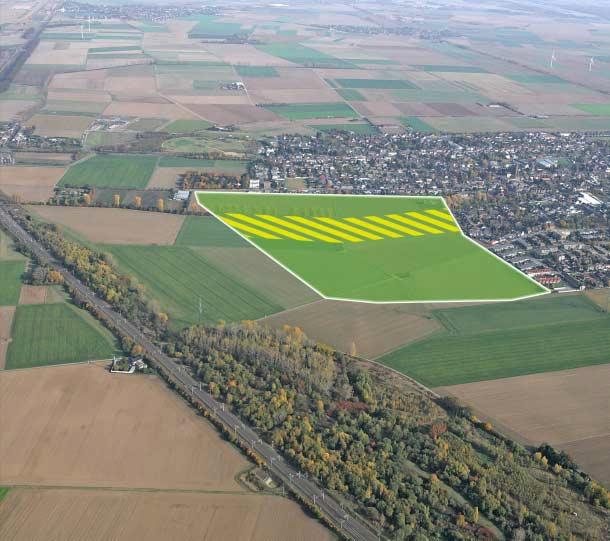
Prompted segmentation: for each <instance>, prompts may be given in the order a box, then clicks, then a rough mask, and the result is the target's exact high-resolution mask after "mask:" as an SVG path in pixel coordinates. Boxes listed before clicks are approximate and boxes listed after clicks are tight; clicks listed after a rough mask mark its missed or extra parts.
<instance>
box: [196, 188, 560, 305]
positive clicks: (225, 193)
mask: <svg viewBox="0 0 610 541" xmlns="http://www.w3.org/2000/svg"><path fill="white" fill-rule="evenodd" d="M194 192H195V199H196V200H197V204H198V205H199V206H200V207H201V208H203V209H204V210H205V211H207V212H209V213H210V214H211V215H212V216H214V218H216V219H217V220H218V221H220V222H221V223H222V224H224V225H225V226H226V227H228V228H229V229H231V231H233V232H234V233H236V234H237V235H239V236H240V237H241V238H242V239H244V240H245V241H246V242H248V243H249V244H251V245H252V246H254V247H255V248H256V249H257V250H259V251H260V252H262V253H263V254H265V255H266V256H267V257H268V258H269V259H271V260H272V261H273V262H274V263H275V264H276V265H279V266H280V267H282V268H283V269H284V270H285V271H287V272H289V273H290V274H291V275H292V276H294V277H295V278H296V279H297V280H299V281H300V282H302V283H303V284H305V285H306V286H307V287H308V288H309V289H311V290H312V291H314V292H315V293H316V294H317V295H319V296H320V297H321V298H322V299H327V300H331V301H346V302H361V303H367V304H439V303H459V302H469V303H487V302H514V301H520V300H524V299H531V298H532V297H539V296H540V295H548V294H549V293H550V292H551V290H550V289H548V288H547V287H545V286H543V285H542V284H540V283H538V282H536V280H534V279H533V278H532V277H531V276H528V275H527V274H525V273H524V272H523V271H521V270H519V269H518V268H516V267H514V266H513V265H511V264H510V263H509V262H508V261H505V260H504V259H502V258H501V257H500V256H498V255H496V254H494V253H493V252H492V251H490V250H488V249H487V248H485V246H481V245H480V244H479V243H478V242H476V241H475V240H473V239H471V238H470V237H469V236H468V235H466V234H465V233H464V231H463V230H462V227H461V226H460V224H459V223H458V221H457V220H456V219H455V216H454V214H453V212H451V209H450V208H449V207H448V205H447V203H446V202H445V198H444V197H443V196H440V195H378V194H371V195H360V194H345V195H337V194H329V193H320V194H312V193H275V192H272V193H269V192H248V191H246V192H237V191H222V190H195V191H194ZM208 193H214V194H219V193H220V194H223V195H250V196H265V195H267V196H269V195H273V196H283V195H288V196H292V197H301V196H310V197H312V196H313V197H385V198H391V199H399V198H400V199H440V200H441V201H442V203H443V205H444V207H445V209H447V211H449V214H451V217H452V218H453V221H454V222H455V224H456V225H457V226H458V228H459V230H460V234H461V235H462V237H464V238H465V239H466V240H468V241H469V242H471V243H472V244H474V245H475V246H476V247H477V248H479V249H481V250H483V251H485V252H487V253H488V254H490V255H492V256H493V257H495V258H496V259H497V260H498V261H501V262H502V263H503V264H504V265H506V266H507V267H509V268H510V269H511V270H513V271H515V272H517V273H519V274H521V275H522V276H523V277H524V278H526V279H527V280H529V281H530V282H532V283H534V284H536V285H537V286H538V287H541V288H542V289H543V290H544V291H541V292H540V293H532V294H531V295H524V296H522V297H515V298H512V299H455V300H442V299H435V300H418V301H371V300H365V299H348V298H344V297H329V296H327V295H324V294H323V293H322V292H321V291H319V290H318V289H316V288H315V287H314V286H312V285H311V284H310V283H309V282H307V281H306V280H304V279H303V278H301V276H299V275H298V274H297V273H296V272H294V271H293V270H291V269H289V268H288V267H287V266H286V265H284V264H283V263H281V262H280V261H278V260H277V259H276V258H275V257H273V256H272V255H271V254H269V253H268V252H267V251H265V250H263V248H261V247H260V246H258V245H257V244H256V243H255V242H254V241H252V240H250V239H249V238H248V237H246V236H245V235H243V234H242V233H241V232H240V231H238V230H237V229H235V228H234V227H232V226H230V225H229V224H227V223H226V222H225V221H224V220H223V219H222V218H221V217H220V216H218V215H217V214H216V213H214V212H212V211H211V210H210V209H209V208H207V207H205V206H204V205H203V204H202V203H201V201H199V194H208Z"/></svg>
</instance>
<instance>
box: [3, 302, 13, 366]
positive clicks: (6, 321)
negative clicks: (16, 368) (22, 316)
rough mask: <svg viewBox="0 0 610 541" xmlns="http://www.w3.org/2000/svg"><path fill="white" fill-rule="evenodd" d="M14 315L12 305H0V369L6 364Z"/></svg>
mask: <svg viewBox="0 0 610 541" xmlns="http://www.w3.org/2000/svg"><path fill="white" fill-rule="evenodd" d="M14 315H15V307H14V306H0V370H2V369H3V368H4V366H5V364H6V350H7V349H8V345H9V341H10V339H11V327H12V325H13V317H14Z"/></svg>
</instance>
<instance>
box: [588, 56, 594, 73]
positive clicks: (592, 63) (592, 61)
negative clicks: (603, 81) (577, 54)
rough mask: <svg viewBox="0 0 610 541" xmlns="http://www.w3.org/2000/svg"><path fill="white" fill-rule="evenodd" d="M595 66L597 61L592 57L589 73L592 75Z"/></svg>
mask: <svg viewBox="0 0 610 541" xmlns="http://www.w3.org/2000/svg"><path fill="white" fill-rule="evenodd" d="M594 65H595V59H594V58H593V57H591V60H589V73H591V72H592V71H593V66H594Z"/></svg>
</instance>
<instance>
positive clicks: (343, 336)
mask: <svg viewBox="0 0 610 541" xmlns="http://www.w3.org/2000/svg"><path fill="white" fill-rule="evenodd" d="M417 312H420V310H419V309H418V308H413V307H412V306H408V305H400V304H387V305H383V304H368V303H354V302H341V301H330V300H321V301H318V302H314V303H311V304H307V305H305V306H301V307H299V308H295V309H293V310H287V311H285V312H280V313H279V314H275V315H274V316H271V317H268V318H265V319H263V320H262V321H261V322H263V323H265V324H267V325H270V326H271V327H277V328H282V326H284V325H290V326H291V327H300V328H301V329H303V330H304V331H305V334H306V335H307V336H309V337H310V338H313V339H315V340H318V341H320V342H324V343H327V344H330V345H332V346H334V347H335V348H337V349H338V350H340V351H345V352H350V350H351V348H352V344H354V345H355V347H356V352H357V354H358V355H359V356H361V357H365V358H367V359H375V358H376V357H379V356H381V355H383V354H384V353H387V352H388V351H391V350H393V349H396V348H398V347H401V346H403V345H405V344H408V343H409V342H412V341H414V340H418V339H420V338H423V337H425V336H428V335H429V334H431V333H432V332H434V331H436V330H437V329H439V328H440V325H439V323H438V322H437V321H436V320H435V319H434V318H433V317H431V316H429V315H425V314H421V313H417Z"/></svg>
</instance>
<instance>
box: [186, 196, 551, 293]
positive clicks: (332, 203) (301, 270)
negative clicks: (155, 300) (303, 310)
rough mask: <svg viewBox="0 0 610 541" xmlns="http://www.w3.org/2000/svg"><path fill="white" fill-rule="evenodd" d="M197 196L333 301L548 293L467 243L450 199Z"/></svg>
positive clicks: (246, 236) (209, 209) (512, 268)
mask: <svg viewBox="0 0 610 541" xmlns="http://www.w3.org/2000/svg"><path fill="white" fill-rule="evenodd" d="M197 197H198V201H199V203H200V204H201V205H202V206H203V207H204V208H206V209H207V210H208V211H209V212H211V213H212V214H214V215H215V216H217V217H218V218H219V219H220V220H222V221H223V222H224V223H225V224H227V225H229V226H230V227H231V228H232V229H234V230H235V231H236V232H238V233H239V234H241V235H242V236H243V237H245V238H248V239H249V240H250V242H252V243H253V244H254V245H255V246H257V247H258V248H259V249H260V250H262V251H263V252H264V253H266V254H267V255H268V256H269V257H271V258H272V259H274V260H275V261H276V262H277V263H278V264H280V265H282V266H283V267H285V268H286V269H287V270H289V271H290V272H292V273H293V274H295V275H296V276H297V277H299V278H300V279H301V280H303V281H304V282H306V283H307V284H308V285H309V286H310V287H312V288H313V289H315V290H316V291H317V292H318V293H320V294H321V295H323V296H325V297H328V298H339V299H350V300H362V301H371V302H413V301H419V302H423V301H459V300H514V299H519V298H523V297H528V296H533V295H539V294H542V293H545V292H546V289H545V288H543V287H542V286H541V285H539V284H537V283H536V282H534V281H533V280H531V279H529V278H528V277H526V276H525V275H523V274H522V273H520V272H519V271H517V270H516V269H515V268H514V267H512V266H511V265H509V264H508V263H506V262H504V261H502V260H501V259H499V258H498V257H496V256H494V255H493V254H491V253H490V252H488V251H487V250H485V249H484V248H482V247H481V246H480V245H479V244H477V243H475V242H474V241H472V240H470V239H469V238H467V237H466V236H465V235H463V233H462V232H461V230H460V228H459V226H458V224H457V223H456V222H455V221H454V219H453V217H452V215H451V213H450V212H449V210H448V209H447V207H446V206H445V202H444V200H443V199H442V198H441V197H400V196H330V195H329V196H326V195H293V194H256V193H228V192H199V193H198V194H197Z"/></svg>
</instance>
